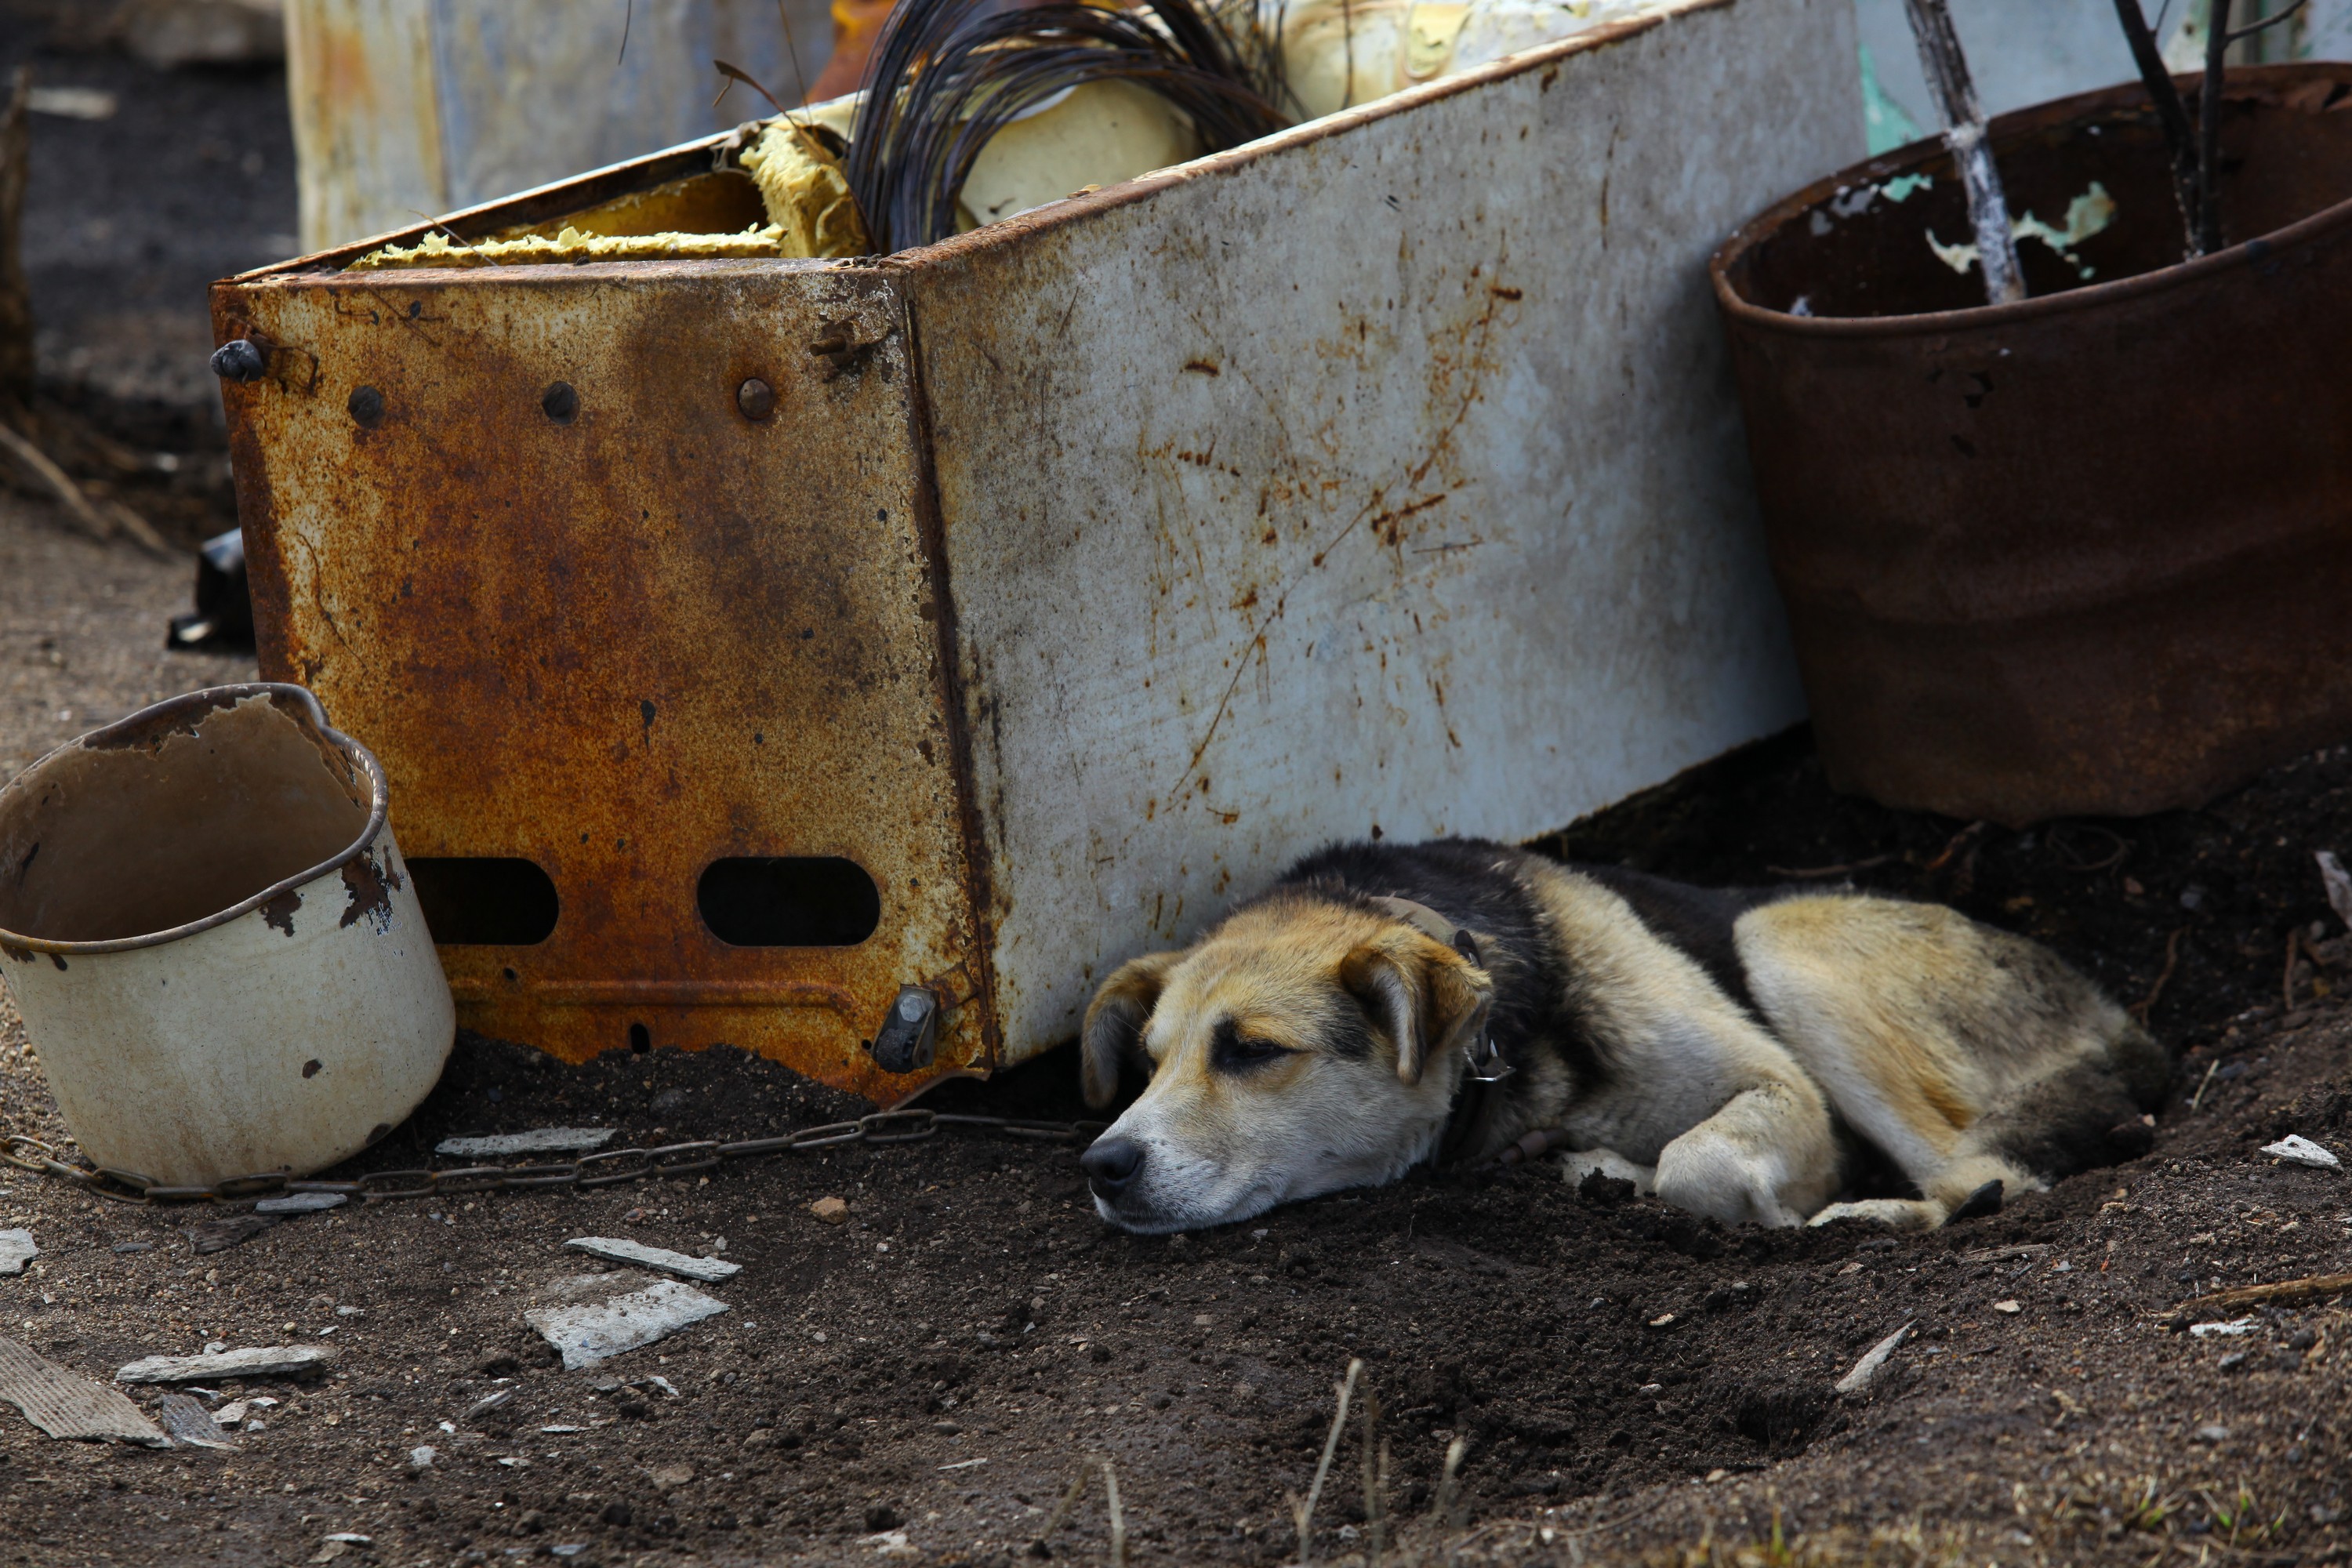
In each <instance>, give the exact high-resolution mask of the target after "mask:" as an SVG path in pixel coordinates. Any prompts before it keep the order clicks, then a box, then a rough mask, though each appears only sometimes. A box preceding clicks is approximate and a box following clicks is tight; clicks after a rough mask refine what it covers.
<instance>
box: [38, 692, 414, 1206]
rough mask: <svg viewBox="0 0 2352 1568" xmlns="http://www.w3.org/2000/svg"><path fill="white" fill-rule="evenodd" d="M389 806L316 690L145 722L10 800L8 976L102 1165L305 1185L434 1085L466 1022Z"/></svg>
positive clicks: (109, 732) (191, 1179)
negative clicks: (288, 1174)
mask: <svg viewBox="0 0 2352 1568" xmlns="http://www.w3.org/2000/svg"><path fill="white" fill-rule="evenodd" d="M388 801H389V790H388V787H387V785H386V784H385V781H384V775H383V768H382V767H380V766H379V765H377V763H376V760H375V758H373V756H370V755H369V754H368V752H367V750H366V748H365V747H363V746H362V745H360V744H359V742H356V741H353V740H352V739H351V738H350V737H349V736H346V735H341V734H338V733H336V732H335V731H333V730H331V729H329V728H328V727H327V722H326V715H325V713H324V712H322V711H321V710H320V707H319V704H318V702H317V700H315V699H313V698H312V697H311V695H310V693H309V692H307V691H305V690H303V689H301V688H300V687H299V686H277V685H261V684H255V685H244V686H223V687H215V688H214V689H210V690H206V691H196V692H191V693H189V694H188V695H186V696H184V697H175V698H173V699H171V700H169V701H166V702H160V703H157V704H156V705H155V706H153V707H152V708H147V709H142V710H140V711H139V712H136V713H133V714H132V715H131V716H130V717H129V718H127V719H124V720H121V721H119V722H117V723H113V724H110V725H108V726H106V727H105V728H103V729H100V730H94V731H91V732H90V733H89V734H87V735H84V736H82V737H81V738H80V739H79V740H77V741H73V742H68V743H67V744H66V745H63V746H60V747H58V749H57V750H56V751H54V752H50V753H49V754H48V755H47V756H46V757H44V758H42V759H41V760H40V761H39V762H37V763H34V764H33V765H32V766H31V767H29V768H27V769H26V770H25V772H24V773H21V774H19V775H18V776H17V777H16V779H15V780H14V781H12V782H11V783H10V784H8V785H7V787H6V788H5V789H0V973H5V975H6V977H7V981H8V986H9V989H10V990H11V991H12V992H14V993H15V994H16V1001H17V1004H18V1005H19V1006H20V1007H21V1008H22V1009H23V1011H24V1015H25V1027H26V1033H27V1034H28V1035H29V1036H30V1037H31V1038H32V1041H33V1044H34V1046H35V1047H36V1048H37V1050H38V1051H39V1053H40V1058H41V1068H42V1071H43V1072H44V1074H45V1075H46V1076H47V1079H48V1081H49V1088H50V1090H51V1091H52V1092H53V1093H54V1094H55V1095H56V1096H57V1101H58V1110H59V1112H60V1113H61V1114H62V1115H63V1116H64V1117H65V1121H66V1125H67V1126H68V1128H70V1129H71V1130H72V1131H73V1135H74V1137H75V1139H76V1140H77V1141H78V1142H79V1143H80V1144H81V1147H82V1150H83V1152H85V1153H87V1154H89V1157H90V1158H91V1159H92V1160H94V1161H96V1162H97V1163H99V1164H100V1165H101V1166H104V1167H106V1168H108V1169H110V1170H115V1171H121V1172H130V1173H137V1174H138V1175H139V1176H141V1177H142V1178H144V1179H145V1180H146V1181H150V1182H160V1183H163V1184H167V1185H172V1186H206V1185H210V1184H213V1183H215V1182H219V1181H223V1180H226V1179H229V1178H233V1177H236V1176H241V1175H251V1174H257V1173H263V1172H268V1171H281V1170H289V1171H292V1172H293V1173H296V1174H298V1175H299V1174H308V1173H310V1172H312V1171H315V1170H320V1169H322V1168H323V1167H325V1166H328V1165H331V1164H333V1163H335V1162H337V1161H339V1160H341V1159H343V1158H345V1157H346V1156H348V1155H351V1154H354V1153H357V1152H359V1151H360V1150H362V1149H363V1148H365V1147H366V1146H367V1145H368V1144H370V1143H372V1142H374V1141H375V1140H377V1139H378V1138H381V1137H382V1136H383V1134H385V1133H386V1132H389V1131H392V1129H393V1128H394V1126H396V1125H398V1124H399V1123H400V1122H401V1121H404V1119H405V1118H406V1117H407V1115H408V1113H409V1112H410V1111H411V1110H415V1107H416V1104H417V1102H418V1101H419V1100H423V1099H424V1098H425V1095H426V1094H427V1093H429V1092H430V1091H431V1089H432V1088H433V1084H434V1081H435V1080H436V1079H438V1078H439V1077H440V1074H441V1065H442V1063H443V1062H444V1061H445V1060H446V1058H447V1057H448V1054H449V1047H450V1044H451V1041H452V1039H453V1037H454V1036H455V1034H456V1030H457V1019H456V1016H455V1012H454V1009H453V1007H452V1005H451V1002H450V997H449V987H448V984H447V983H446V981H444V980H443V979H442V977H441V965H440V962H439V960H438V958H437V957H436V954H435V952H434V948H433V943H432V940H431V938H430V937H429V935H428V934H427V933H426V931H425V920H424V915H423V913H422V911H421V910H419V909H418V907H417V900H416V891H415V888H414V886H413V885H411V882H410V879H409V878H408V876H407V875H406V874H405V868H404V865H403V862H402V860H401V858H400V852H399V850H398V849H397V848H396V847H394V844H393V838H392V828H391V825H390V824H389V823H388V822H387V821H386V820H385V814H386V807H387V805H388Z"/></svg>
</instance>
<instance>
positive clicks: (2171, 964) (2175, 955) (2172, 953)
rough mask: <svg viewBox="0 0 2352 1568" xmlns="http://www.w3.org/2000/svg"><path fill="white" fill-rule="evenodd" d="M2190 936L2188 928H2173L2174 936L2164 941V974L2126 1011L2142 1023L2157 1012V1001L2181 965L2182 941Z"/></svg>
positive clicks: (2159, 975)
mask: <svg viewBox="0 0 2352 1568" xmlns="http://www.w3.org/2000/svg"><path fill="white" fill-rule="evenodd" d="M2188 934H2189V928H2188V927H2187V926H2175V927H2173V928H2172V934H2171V935H2170V936H2168V937H2166V938H2165V939H2164V970H2163V973H2159V974H2158V976H2157V977H2156V984H2153V985H2151V986H2149V987H2148V988H2147V995H2145V996H2143V997H2141V998H2140V999H2139V1000H2138V1001H2137V1002H2135V1003H2133V1004H2132V1005H2130V1006H2128V1007H2126V1008H2125V1009H2124V1011H2125V1012H2126V1013H2129V1014H2130V1015H2131V1016H2133V1017H2135V1018H2137V1019H2138V1020H2139V1021H2140V1022H2141V1023H2143V1024H2145V1023H2147V1018H2148V1015H2149V1014H2151V1013H2153V1012H2155V1011H2156V999H2157V998H2158V997H2159V996H2161V995H2163V994H2164V987H2165V985H2166V984H2167V983H2168V982H2169V981H2170V980H2171V979H2172V972H2173V970H2174V968H2175V967H2177V966H2178V965H2179V963H2180V939H2181V938H2182V937H2184V936H2187V935H2188Z"/></svg>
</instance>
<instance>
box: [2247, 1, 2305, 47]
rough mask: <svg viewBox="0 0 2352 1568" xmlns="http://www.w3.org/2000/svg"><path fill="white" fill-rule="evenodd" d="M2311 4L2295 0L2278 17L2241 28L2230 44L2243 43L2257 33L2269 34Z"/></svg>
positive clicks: (2270, 17) (2264, 18)
mask: <svg viewBox="0 0 2352 1568" xmlns="http://www.w3.org/2000/svg"><path fill="white" fill-rule="evenodd" d="M2310 3H2311V0H2294V4H2293V5H2289V6H2288V7H2287V8H2286V9H2285V10H2284V11H2282V12H2280V13H2279V14H2278V15H2277V16H2265V17H2263V19H2262V20H2261V21H2259V22H2257V23H2255V24H2254V25H2253V26H2251V27H2241V28H2239V29H2238V30H2237V31H2236V32H2234V33H2232V34H2231V35H2230V42H2231V43H2232V44H2236V43H2242V42H2243V41H2244V40H2245V39H2248V38H2251V37H2253V36H2254V35H2255V34H2257V33H2267V32H2269V31H2270V30H2271V29H2272V28H2273V27H2275V26H2278V25H2279V24H2280V23H2281V22H2284V21H2285V20H2286V19H2287V18H2288V17H2290V16H2294V14H2295V13H2296V12H2297V11H2300V10H2302V9H2303V8H2304V7H2305V5H2309V4H2310Z"/></svg>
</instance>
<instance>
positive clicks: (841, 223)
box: [740, 118, 869, 257]
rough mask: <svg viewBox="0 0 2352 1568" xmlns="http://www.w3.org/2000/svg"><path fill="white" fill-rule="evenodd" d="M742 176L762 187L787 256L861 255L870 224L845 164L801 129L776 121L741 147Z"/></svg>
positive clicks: (763, 195)
mask: <svg viewBox="0 0 2352 1568" xmlns="http://www.w3.org/2000/svg"><path fill="white" fill-rule="evenodd" d="M740 161H741V163H742V164H743V171H744V173H746V174H750V175H751V178H752V179H753V180H755V181H757V182H758V183H759V186H760V199H761V201H763V202H765V203H766V204H767V206H768V218H769V221H770V223H771V224H772V226H775V227H776V228H778V229H780V230H782V233H783V235H784V237H785V244H786V246H787V248H786V249H785V250H784V251H783V254H784V255H786V256H807V257H843V256H863V255H865V254H866V251H867V249H868V248H869V247H868V246H867V245H866V225H865V224H864V223H863V222H861V221H859V218H858V216H857V203H856V201H855V200H854V199H852V198H851V196H850V194H849V177H848V175H847V174H845V173H843V171H842V167H841V160H840V159H838V158H836V157H835V156H834V155H833V154H832V153H830V152H828V151H827V150H826V149H825V147H824V144H823V143H822V142H819V141H818V140H817V139H816V137H815V136H814V135H813V134H811V133H810V132H809V131H808V130H807V129H806V128H805V127H803V126H799V125H794V124H793V123H791V122H790V121H787V120H784V119H782V118H778V119H775V120H772V121H768V123H767V125H766V126H765V128H763V129H762V130H761V132H760V139H759V140H758V141H757V142H753V143H751V146H749V147H746V148H745V149H743V154H742V158H741V160H740Z"/></svg>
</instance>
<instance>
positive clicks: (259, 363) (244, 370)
mask: <svg viewBox="0 0 2352 1568" xmlns="http://www.w3.org/2000/svg"><path fill="white" fill-rule="evenodd" d="M212 365H213V374H215V375H216V376H219V377H220V378H221V379H222V380H223V381H234V382H238V383H240V384H242V383H249V382H256V381H259V380H260V379H261V378H262V377H263V376H265V375H267V374H269V356H268V354H265V353H262V352H261V346H260V345H259V344H257V343H256V342H253V341H252V340H251V339H249V338H231V339H230V340H229V341H228V342H225V343H223V344H221V346H220V347H218V348H216V349H215V350H213V359H212Z"/></svg>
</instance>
